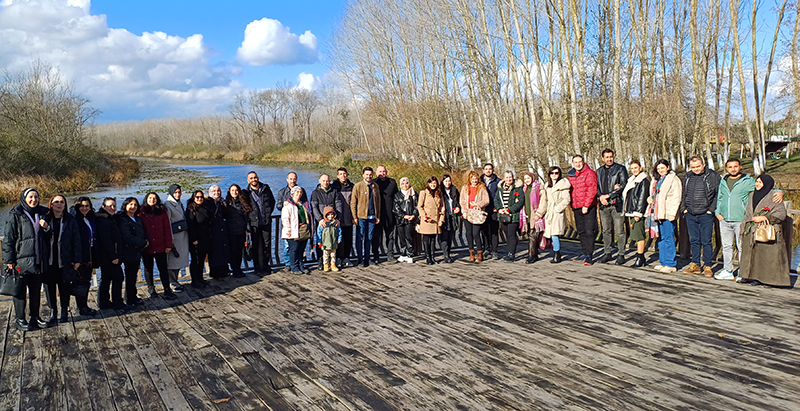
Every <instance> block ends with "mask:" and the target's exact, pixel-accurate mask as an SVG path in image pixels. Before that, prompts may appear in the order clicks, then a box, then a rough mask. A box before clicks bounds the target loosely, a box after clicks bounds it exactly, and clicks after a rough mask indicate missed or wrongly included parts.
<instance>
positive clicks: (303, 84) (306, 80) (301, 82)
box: [297, 72, 320, 90]
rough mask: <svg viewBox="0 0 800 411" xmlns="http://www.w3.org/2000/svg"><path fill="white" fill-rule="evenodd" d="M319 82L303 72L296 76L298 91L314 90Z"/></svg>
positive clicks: (316, 78) (311, 75) (314, 77)
mask: <svg viewBox="0 0 800 411" xmlns="http://www.w3.org/2000/svg"><path fill="white" fill-rule="evenodd" d="M319 82H320V79H319V77H316V76H314V75H313V74H311V73H305V72H303V73H300V74H299V75H298V76H297V88H299V89H305V90H314V89H316V88H317V86H318V85H319Z"/></svg>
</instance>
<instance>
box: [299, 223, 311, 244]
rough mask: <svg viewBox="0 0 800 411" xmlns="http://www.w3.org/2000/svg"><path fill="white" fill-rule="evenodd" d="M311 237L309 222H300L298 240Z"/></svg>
mask: <svg viewBox="0 0 800 411" xmlns="http://www.w3.org/2000/svg"><path fill="white" fill-rule="evenodd" d="M310 238H311V232H310V231H308V224H306V223H298V224H297V239H298V240H308V239H310Z"/></svg>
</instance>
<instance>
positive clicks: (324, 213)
mask: <svg viewBox="0 0 800 411" xmlns="http://www.w3.org/2000/svg"><path fill="white" fill-rule="evenodd" d="M328 213H333V218H336V210H334V209H333V207H331V206H327V207H325V208H323V209H322V216H323V217H327V216H328Z"/></svg>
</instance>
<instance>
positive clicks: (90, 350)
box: [62, 321, 142, 411]
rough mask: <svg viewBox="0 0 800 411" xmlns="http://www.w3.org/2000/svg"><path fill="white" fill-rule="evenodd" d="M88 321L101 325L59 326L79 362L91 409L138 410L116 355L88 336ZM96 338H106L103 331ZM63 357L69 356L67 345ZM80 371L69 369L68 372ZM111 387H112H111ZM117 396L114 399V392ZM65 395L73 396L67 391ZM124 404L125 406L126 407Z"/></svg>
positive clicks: (136, 402) (86, 323)
mask: <svg viewBox="0 0 800 411" xmlns="http://www.w3.org/2000/svg"><path fill="white" fill-rule="evenodd" d="M91 323H94V324H99V325H100V326H101V327H103V328H104V326H103V322H102V321H94V322H90V321H79V322H70V323H68V324H66V325H63V326H62V327H64V328H65V333H70V332H71V334H67V335H68V337H69V336H71V337H72V338H73V339H74V341H75V342H74V350H75V351H76V352H77V353H78V357H79V358H80V360H81V361H82V364H81V366H82V367H83V371H82V372H83V373H84V374H85V376H86V389H87V390H88V392H89V393H91V395H89V401H90V402H91V409H93V410H96V411H100V410H113V409H118V410H122V409H131V410H136V409H141V408H142V407H141V406H140V405H139V402H138V401H136V392H135V391H134V390H133V387H132V386H131V383H130V379H129V378H128V374H127V373H126V372H125V370H124V367H123V365H122V364H121V363H120V360H119V356H118V355H117V353H116V352H115V350H113V349H111V348H106V349H101V348H100V344H98V343H96V342H95V340H94V338H95V337H94V336H93V335H92V330H91V326H90V325H91ZM100 337H102V338H105V339H106V340H107V335H106V334H101V335H100ZM65 351H66V353H65V355H66V356H67V358H73V357H74V355H75V354H73V353H72V349H71V348H65ZM73 372H76V373H77V372H81V371H78V370H73V369H70V370H69V373H73ZM112 387H113V388H112ZM112 391H113V393H114V394H117V395H116V396H117V397H118V398H119V399H120V401H119V402H115V401H114V400H115V395H114V394H112ZM69 395H76V394H73V393H70V394H69ZM126 407H127V408H126Z"/></svg>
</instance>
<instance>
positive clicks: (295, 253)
mask: <svg viewBox="0 0 800 411" xmlns="http://www.w3.org/2000/svg"><path fill="white" fill-rule="evenodd" d="M307 242H308V240H286V244H287V245H288V246H289V267H291V268H292V272H293V273H297V272H300V268H301V264H303V252H304V251H306V243H307Z"/></svg>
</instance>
